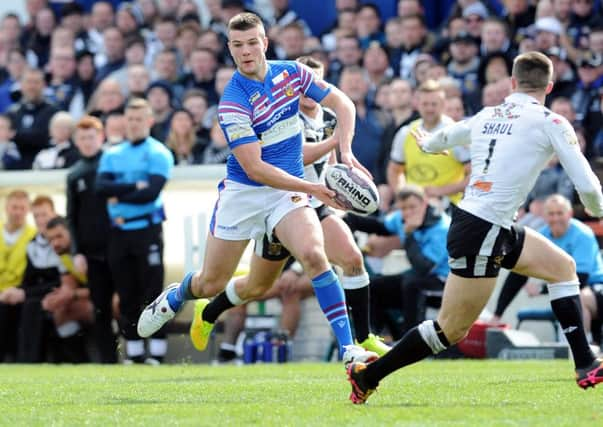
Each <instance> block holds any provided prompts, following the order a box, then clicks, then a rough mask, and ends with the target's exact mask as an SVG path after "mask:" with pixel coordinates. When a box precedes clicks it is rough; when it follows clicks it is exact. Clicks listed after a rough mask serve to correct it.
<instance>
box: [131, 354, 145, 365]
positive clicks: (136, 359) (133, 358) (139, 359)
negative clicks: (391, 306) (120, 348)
mask: <svg viewBox="0 0 603 427" xmlns="http://www.w3.org/2000/svg"><path fill="white" fill-rule="evenodd" d="M127 359H130V360H131V361H132V362H133V363H144V359H145V357H144V354H141V355H140V356H128V357H127Z"/></svg>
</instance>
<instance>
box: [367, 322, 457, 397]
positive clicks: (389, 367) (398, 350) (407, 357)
mask: <svg viewBox="0 0 603 427" xmlns="http://www.w3.org/2000/svg"><path fill="white" fill-rule="evenodd" d="M438 329H439V327H437V328H436V331H437V330H438ZM440 335H441V334H440V333H438V338H440V341H442V339H441V337H440ZM442 344H444V345H447V344H448V340H446V342H442ZM432 354H433V351H432V350H431V348H430V347H429V346H428V345H427V343H426V342H425V341H424V340H423V337H421V334H420V333H419V327H418V326H415V327H414V328H412V329H411V330H410V331H408V332H407V333H406V334H405V335H404V336H403V337H402V339H401V340H400V341H398V343H397V344H396V345H395V346H393V347H392V349H391V350H390V351H388V352H387V353H386V354H385V355H384V356H382V357H380V358H379V359H377V360H376V361H375V362H373V363H370V364H369V365H368V366H367V367H366V370H365V371H364V372H365V378H366V381H367V384H368V385H369V386H370V387H377V384H379V381H381V379H382V378H385V377H386V376H388V375H389V374H391V373H392V372H394V371H396V370H398V369H400V368H403V367H404V366H407V365H411V364H413V363H415V362H418V361H419V360H423V359H425V358H426V357H427V356H430V355H432Z"/></svg>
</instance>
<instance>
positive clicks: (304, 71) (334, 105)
mask: <svg viewBox="0 0 603 427" xmlns="http://www.w3.org/2000/svg"><path fill="white" fill-rule="evenodd" d="M296 66H297V67H298V70H299V73H300V76H301V84H302V92H303V93H304V95H306V96H308V97H310V98H312V99H313V100H314V101H316V102H318V103H320V104H321V105H323V106H325V107H327V108H330V109H331V110H333V111H334V112H335V116H336V117H337V130H338V132H336V133H335V134H334V135H337V139H338V144H339V152H340V156H341V161H342V162H343V163H344V164H346V165H348V166H353V167H355V168H358V169H360V170H362V171H363V172H364V173H366V174H367V175H368V176H371V173H370V172H369V171H368V170H367V169H366V168H365V167H364V166H362V164H361V163H360V162H359V161H358V160H356V157H355V156H354V154H353V153H352V139H353V138H354V131H355V129H356V107H355V106H354V103H353V102H352V100H351V99H350V98H349V97H348V96H347V95H346V94H345V93H343V92H342V91H341V90H339V89H338V88H336V87H335V86H333V85H330V84H328V83H327V82H325V81H324V80H322V79H318V78H316V77H315V75H314V73H313V72H312V71H310V69H309V68H308V67H306V66H305V65H302V64H300V63H296Z"/></svg>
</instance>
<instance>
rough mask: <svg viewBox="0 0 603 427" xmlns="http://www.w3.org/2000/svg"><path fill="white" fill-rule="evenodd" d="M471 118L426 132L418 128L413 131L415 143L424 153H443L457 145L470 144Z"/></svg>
mask: <svg viewBox="0 0 603 427" xmlns="http://www.w3.org/2000/svg"><path fill="white" fill-rule="evenodd" d="M471 120H472V119H467V120H462V121H460V122H456V123H453V124H451V125H449V126H446V127H445V128H443V129H440V130H438V131H437V132H434V133H433V134H428V133H426V132H424V131H421V130H420V129H417V130H415V131H414V132H413V135H414V137H415V138H416V140H417V144H419V147H420V148H421V150H423V151H424V152H426V153H433V154H436V153H443V152H445V150H446V149H448V148H452V147H455V146H458V145H469V144H471Z"/></svg>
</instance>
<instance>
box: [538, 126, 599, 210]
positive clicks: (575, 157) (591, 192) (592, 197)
mask: <svg viewBox="0 0 603 427" xmlns="http://www.w3.org/2000/svg"><path fill="white" fill-rule="evenodd" d="M546 125H547V126H546V127H545V132H546V133H547V135H548V137H549V138H550V141H551V143H552V145H553V149H554V150H555V152H556V153H557V156H558V157H559V161H560V163H561V165H562V166H563V169H564V170H565V172H566V173H567V175H568V176H569V177H570V179H571V180H572V182H573V183H574V186H575V187H576V191H577V192H578V195H579V196H580V200H581V201H582V204H584V207H585V208H586V209H588V211H590V212H591V213H592V214H593V215H594V216H596V217H599V218H600V217H603V193H602V192H601V183H600V182H599V178H597V176H596V175H595V173H594V172H593V171H592V169H591V168H590V165H589V164H588V161H587V160H586V158H585V157H584V155H583V154H582V152H581V151H580V145H579V144H578V137H577V136H576V132H574V128H573V127H572V125H571V124H570V123H569V122H568V121H567V120H566V119H565V118H563V117H561V116H557V115H555V116H551V117H549V119H547V123H546Z"/></svg>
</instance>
